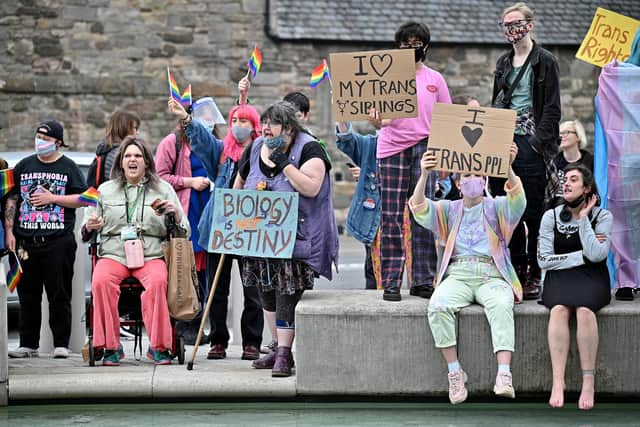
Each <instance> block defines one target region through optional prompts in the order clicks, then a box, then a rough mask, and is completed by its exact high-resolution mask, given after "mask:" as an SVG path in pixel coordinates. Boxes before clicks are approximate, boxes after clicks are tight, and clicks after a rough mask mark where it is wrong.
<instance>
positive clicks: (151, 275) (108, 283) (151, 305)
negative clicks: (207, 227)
mask: <svg viewBox="0 0 640 427" xmlns="http://www.w3.org/2000/svg"><path fill="white" fill-rule="evenodd" d="M130 276H133V277H135V278H136V279H138V280H139V281H140V283H141V284H142V286H143V287H144V291H143V292H142V295H141V297H140V299H141V302H142V321H143V322H144V327H145V329H146V330H147V335H148V336H149V342H150V345H151V348H152V349H153V350H171V347H172V345H171V344H172V341H171V321H170V319H169V308H168V306H167V265H166V263H165V262H164V260H162V259H154V260H151V261H147V262H145V263H144V266H143V267H141V268H137V269H135V270H130V269H128V268H127V267H126V266H124V265H122V264H120V263H119V262H117V261H113V260H111V259H108V258H100V259H99V260H98V262H97V264H96V267H95V270H94V271H93V280H92V283H91V291H92V293H93V346H94V347H96V348H102V347H103V348H106V349H109V350H117V349H118V348H119V347H120V316H119V315H118V299H119V298H120V286H119V285H120V283H121V282H122V281H123V280H124V279H126V278H127V277H130Z"/></svg>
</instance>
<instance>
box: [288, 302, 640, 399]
mask: <svg viewBox="0 0 640 427" xmlns="http://www.w3.org/2000/svg"><path fill="white" fill-rule="evenodd" d="M427 304H428V300H425V299H422V298H418V297H412V296H409V295H408V293H403V299H402V301H401V302H387V301H383V300H382V292H380V291H366V290H353V291H339V292H336V291H330V290H323V291H312V292H306V293H305V294H304V297H303V299H302V301H301V302H300V303H299V304H298V307H297V310H296V328H297V338H296V339H297V353H296V364H297V367H298V373H297V391H298V394H299V395H331V394H342V395H365V396H375V395H384V394H393V395H405V394H406V395H427V396H444V395H446V393H447V376H446V372H447V368H446V364H445V363H444V360H443V358H442V355H441V353H440V351H439V350H438V349H436V348H435V347H434V343H433V338H432V336H431V331H430V329H429V325H428V323H427V317H426V310H427ZM548 318H549V310H547V309H546V308H545V307H544V306H542V305H539V304H537V302H535V301H527V302H525V303H523V304H519V305H517V306H516V307H515V328H516V333H515V334H516V350H515V353H514V356H513V363H512V372H513V377H514V387H515V388H516V393H517V394H518V395H520V396H523V395H531V396H537V397H542V395H544V396H548V393H549V391H550V390H551V361H550V359H549V351H548V346H547V323H548ZM598 324H599V330H600V347H599V351H598V361H597V370H596V390H597V391H598V392H599V393H615V394H617V395H621V396H623V395H630V396H634V395H635V396H638V395H640V363H638V360H637V355H638V354H640V301H638V300H636V301H633V302H617V301H615V300H614V299H612V302H611V304H610V305H609V306H607V307H605V308H604V309H602V310H601V311H600V312H599V313H598ZM457 330H458V348H459V356H460V362H461V364H462V366H463V368H464V369H465V371H466V372H467V374H468V377H469V381H468V383H467V388H468V390H469V392H470V393H473V394H475V395H491V394H492V392H493V384H494V381H495V376H496V370H497V364H496V361H495V356H494V355H493V354H492V347H491V336H490V333H489V325H488V322H487V320H486V317H485V315H484V311H483V309H482V307H480V306H478V305H472V306H470V307H467V308H465V309H463V310H462V311H461V312H460V314H459V316H458V328H457ZM580 385H581V376H580V369H579V359H578V353H577V348H576V343H575V323H574V324H572V347H571V351H570V354H569V361H568V364H567V375H566V390H567V391H568V392H571V391H578V390H579V389H580Z"/></svg>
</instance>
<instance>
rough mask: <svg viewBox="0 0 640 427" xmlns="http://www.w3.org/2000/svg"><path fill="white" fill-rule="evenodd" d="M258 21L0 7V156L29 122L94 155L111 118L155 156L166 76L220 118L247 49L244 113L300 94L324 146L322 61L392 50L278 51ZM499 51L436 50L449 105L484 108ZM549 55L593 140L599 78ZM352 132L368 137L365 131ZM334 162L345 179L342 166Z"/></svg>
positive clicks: (225, 3)
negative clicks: (452, 101) (52, 125)
mask: <svg viewBox="0 0 640 427" xmlns="http://www.w3.org/2000/svg"><path fill="white" fill-rule="evenodd" d="M407 19H415V17H409V16H408V17H407ZM265 20H266V1H263V0H211V1H188V0H64V1H63V0H19V1H3V2H1V4H0V51H1V52H2V55H0V127H2V129H1V130H0V151H6V150H9V151H15V150H32V149H33V135H34V130H35V126H36V124H37V122H39V121H40V120H42V119H45V118H50V117H53V118H57V119H59V120H61V121H62V122H63V123H64V125H65V140H66V141H67V142H68V143H69V145H71V148H70V149H72V150H78V151H93V150H94V149H95V146H96V143H97V142H98V140H99V139H100V138H102V136H103V133H104V128H105V126H106V123H107V121H108V118H109V115H110V114H111V113H112V112H113V111H114V110H116V109H118V108H125V109H131V110H134V111H136V112H138V113H139V114H140V116H141V118H142V126H141V129H140V131H141V135H142V137H143V138H145V139H146V140H147V141H148V142H150V143H151V144H152V145H157V143H158V142H159V141H160V140H161V138H162V137H163V136H164V135H166V134H167V133H169V132H170V131H171V129H172V127H173V125H174V123H175V121H174V120H173V118H172V117H171V116H170V115H169V114H168V112H167V107H166V101H167V97H168V88H167V80H166V68H167V66H170V67H171V69H172V72H173V73H174V75H175V77H176V80H177V81H178V84H179V85H180V86H181V88H182V87H183V86H185V85H186V84H187V83H191V84H192V86H193V94H194V96H195V97H196V98H197V97H200V96H203V95H205V94H206V95H211V96H214V97H215V98H216V100H217V101H218V104H219V106H220V108H221V110H222V111H223V113H225V114H226V113H227V112H228V111H229V109H230V108H231V107H232V106H233V104H234V102H235V97H236V96H237V91H236V85H237V81H238V80H239V79H240V78H241V77H242V76H243V75H244V74H245V73H246V61H247V58H248V57H249V54H250V52H251V49H252V48H253V45H254V44H255V43H257V44H258V45H259V46H260V49H261V50H262V53H263V56H264V64H263V71H261V72H260V73H259V75H258V77H257V79H256V80H255V81H254V82H253V85H252V88H251V92H250V98H251V100H252V102H253V103H254V104H255V105H256V106H257V107H258V108H259V109H261V108H263V107H265V106H266V105H268V104H269V103H270V102H272V101H274V100H276V99H279V98H281V97H282V95H283V94H285V93H286V92H289V91H292V90H301V91H303V92H305V93H307V94H308V95H309V96H310V98H311V100H312V122H311V128H312V129H313V130H314V133H316V134H317V135H319V136H321V137H323V138H325V140H328V141H331V140H332V139H333V138H332V131H333V128H332V122H331V113H330V93H329V86H328V84H327V83H323V84H322V85H321V86H320V87H318V88H317V89H315V90H312V89H310V88H309V85H308V82H309V75H310V72H311V69H312V68H313V67H315V66H316V65H318V64H319V63H320V61H321V60H322V58H325V57H327V58H328V54H329V53H330V52H336V51H356V50H368V49H376V48H387V47H389V45H381V44H372V43H359V44H344V43H340V44H335V45H334V44H326V43H311V42H288V41H282V40H274V39H271V38H269V37H268V35H267V33H266V30H265ZM427 23H428V22H427ZM432 39H433V40H434V41H435V42H437V39H438V35H437V34H433V35H432ZM506 47H507V46H506V44H505V45H503V46H487V47H480V46H477V45H455V46H452V45H445V46H443V45H437V44H436V45H435V46H434V47H432V48H431V49H430V50H429V53H428V58H427V64H428V65H429V66H431V67H433V68H435V69H437V70H439V71H441V72H442V73H443V74H444V76H445V78H446V80H447V82H448V84H449V88H450V90H451V92H452V94H453V95H457V94H470V95H474V96H476V97H477V98H478V99H479V100H480V102H481V104H483V105H487V104H488V103H489V101H490V95H491V86H492V79H493V74H492V73H493V70H494V66H495V62H496V59H497V57H498V56H499V55H500V54H501V52H502V51H503V50H504V49H505V48H506ZM551 50H552V52H553V53H554V54H555V55H556V57H558V58H559V62H560V73H561V89H562V92H561V94H562V113H563V117H567V118H569V117H571V118H573V117H577V118H579V119H581V120H582V121H583V122H584V123H585V125H586V128H587V129H588V132H589V134H591V133H592V129H593V96H594V95H595V92H596V89H597V76H598V74H599V69H598V68H596V67H593V66H591V65H588V64H585V63H583V62H581V61H578V60H576V59H575V58H574V53H575V52H574V48H552V49H551ZM357 128H358V129H360V130H363V131H367V125H366V124H358V126H357ZM330 146H333V144H330ZM332 156H333V158H334V159H336V160H337V161H336V162H335V164H336V170H337V171H339V172H340V171H341V172H343V173H344V172H345V166H344V162H342V161H341V160H343V158H342V157H341V154H338V153H336V152H334V153H333V154H332Z"/></svg>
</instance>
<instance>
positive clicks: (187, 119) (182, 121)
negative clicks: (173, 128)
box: [180, 114, 193, 129]
mask: <svg viewBox="0 0 640 427" xmlns="http://www.w3.org/2000/svg"><path fill="white" fill-rule="evenodd" d="M192 120H193V117H191V114H187V117H185V118H184V119H180V127H182V128H183V129H184V128H186V127H187V126H189V125H190V124H191V121H192Z"/></svg>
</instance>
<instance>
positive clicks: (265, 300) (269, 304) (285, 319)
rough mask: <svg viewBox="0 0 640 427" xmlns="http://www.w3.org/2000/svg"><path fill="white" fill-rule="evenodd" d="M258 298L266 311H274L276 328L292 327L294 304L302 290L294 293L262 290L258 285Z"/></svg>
mask: <svg viewBox="0 0 640 427" xmlns="http://www.w3.org/2000/svg"><path fill="white" fill-rule="evenodd" d="M258 289H259V290H260V300H261V301H262V308H263V309H264V310H266V311H270V312H274V311H275V312H276V328H280V329H294V328H295V324H296V323H295V312H296V305H298V302H299V301H300V298H302V294H303V293H304V291H303V290H298V291H296V293H295V294H292V295H286V294H281V293H279V292H277V291H275V290H271V291H267V292H264V291H262V289H260V287H258Z"/></svg>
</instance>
